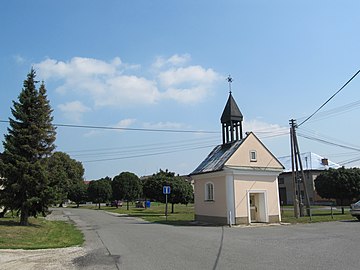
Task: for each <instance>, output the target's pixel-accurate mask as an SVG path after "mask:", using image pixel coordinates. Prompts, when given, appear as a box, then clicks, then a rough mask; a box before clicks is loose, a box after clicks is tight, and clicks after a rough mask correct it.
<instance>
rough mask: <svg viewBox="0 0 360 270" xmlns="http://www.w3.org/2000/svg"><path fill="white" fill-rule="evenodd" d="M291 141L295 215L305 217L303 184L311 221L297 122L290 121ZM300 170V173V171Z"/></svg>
mask: <svg viewBox="0 0 360 270" xmlns="http://www.w3.org/2000/svg"><path fill="white" fill-rule="evenodd" d="M290 126H291V127H290V141H291V165H292V178H293V186H294V214H295V217H296V218H298V217H299V215H300V216H304V203H303V197H302V194H301V184H302V186H303V190H304V197H305V198H304V199H305V203H306V210H307V215H308V216H310V219H311V206H310V200H309V194H308V192H307V187H306V178H305V174H304V170H303V166H302V161H301V157H300V149H299V144H298V140H297V136H296V128H297V125H296V120H294V119H291V120H290ZM299 169H300V171H299Z"/></svg>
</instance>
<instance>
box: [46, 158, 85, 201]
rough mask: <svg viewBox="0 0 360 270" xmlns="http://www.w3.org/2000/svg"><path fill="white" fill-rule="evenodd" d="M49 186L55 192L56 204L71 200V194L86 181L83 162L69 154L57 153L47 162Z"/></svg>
mask: <svg viewBox="0 0 360 270" xmlns="http://www.w3.org/2000/svg"><path fill="white" fill-rule="evenodd" d="M46 169H47V172H48V176H49V180H50V182H49V184H50V186H51V188H52V190H53V194H54V195H53V198H54V201H55V203H59V204H60V206H61V205H62V203H63V202H64V201H65V200H67V199H69V196H68V194H69V192H70V191H71V190H72V189H73V188H74V186H76V185H78V183H82V182H83V181H84V179H83V176H84V167H83V165H82V164H81V162H79V161H77V160H75V159H72V158H71V157H70V156H69V155H68V154H66V153H63V152H55V153H53V154H52V155H51V156H50V157H49V158H47V160H46Z"/></svg>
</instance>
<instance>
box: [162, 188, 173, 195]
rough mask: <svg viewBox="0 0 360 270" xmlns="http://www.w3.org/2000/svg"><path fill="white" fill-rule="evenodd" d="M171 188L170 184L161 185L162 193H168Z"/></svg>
mask: <svg viewBox="0 0 360 270" xmlns="http://www.w3.org/2000/svg"><path fill="white" fill-rule="evenodd" d="M170 192H171V189H170V186H163V194H170Z"/></svg>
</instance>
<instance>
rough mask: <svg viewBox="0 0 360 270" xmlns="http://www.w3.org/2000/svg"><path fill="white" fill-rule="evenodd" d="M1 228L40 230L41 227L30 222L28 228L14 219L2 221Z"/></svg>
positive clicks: (0, 221) (0, 220) (0, 222)
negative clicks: (32, 228) (31, 228)
mask: <svg viewBox="0 0 360 270" xmlns="http://www.w3.org/2000/svg"><path fill="white" fill-rule="evenodd" d="M0 226H8V227H24V228H25V227H34V228H39V227H41V226H40V225H38V224H33V223H30V222H29V225H27V226H22V225H20V222H19V221H15V220H13V219H8V220H6V218H4V219H0Z"/></svg>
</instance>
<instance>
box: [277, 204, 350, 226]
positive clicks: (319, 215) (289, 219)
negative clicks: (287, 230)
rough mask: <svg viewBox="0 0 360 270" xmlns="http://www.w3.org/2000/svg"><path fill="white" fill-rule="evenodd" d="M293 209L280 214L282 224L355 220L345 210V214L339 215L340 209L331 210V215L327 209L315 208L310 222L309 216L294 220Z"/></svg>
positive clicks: (286, 209) (289, 208)
mask: <svg viewBox="0 0 360 270" xmlns="http://www.w3.org/2000/svg"><path fill="white" fill-rule="evenodd" d="M292 209H293V207H288V208H285V210H284V211H282V213H281V220H282V222H284V223H292V224H296V223H314V222H329V221H339V220H355V218H354V217H352V216H351V215H350V212H349V210H348V209H346V210H345V214H344V215H343V214H342V213H341V209H340V208H333V214H332V215H331V209H329V207H319V206H315V207H314V208H312V211H311V213H312V216H311V220H310V217H309V216H305V217H300V218H298V219H297V218H295V217H294V211H293V210H292Z"/></svg>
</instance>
